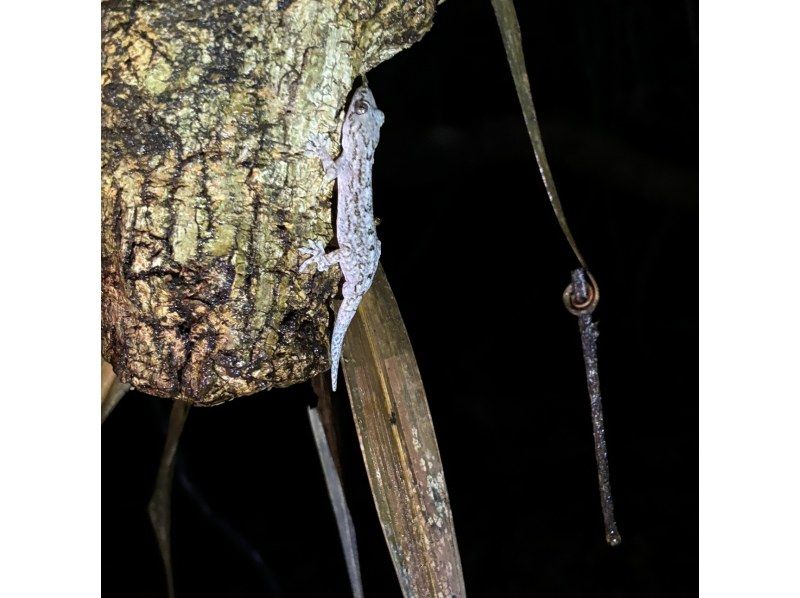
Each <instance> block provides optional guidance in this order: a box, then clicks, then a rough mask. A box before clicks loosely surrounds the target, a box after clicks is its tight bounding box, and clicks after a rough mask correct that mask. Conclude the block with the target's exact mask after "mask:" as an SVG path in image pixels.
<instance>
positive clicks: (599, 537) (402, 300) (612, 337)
mask: <svg viewBox="0 0 800 598" xmlns="http://www.w3.org/2000/svg"><path fill="white" fill-rule="evenodd" d="M517 10H518V12H519V17H520V22H521V27H522V34H523V38H524V43H525V53H526V58H527V64H528V70H529V73H530V76H531V81H532V85H533V93H534V99H535V101H536V107H537V111H538V113H539V118H540V120H541V123H542V128H543V135H544V140H545V144H546V147H547V151H548V156H549V158H550V163H551V166H552V169H553V173H554V175H555V178H556V181H557V184H558V188H559V191H560V194H561V198H562V201H563V203H564V208H565V211H566V213H567V216H568V218H569V221H570V224H571V226H572V229H573V233H574V235H575V237H576V239H577V240H578V243H579V245H580V247H581V249H582V251H583V253H584V254H585V255H586V256H587V259H588V260H589V263H590V266H591V268H592V271H593V272H594V274H595V276H596V277H597V279H598V280H599V282H600V286H601V288H602V301H601V303H600V307H599V309H598V311H597V312H596V317H597V320H598V321H599V322H600V330H601V337H600V370H601V380H602V388H603V393H604V399H605V414H606V430H607V439H608V448H609V454H610V459H611V476H612V487H613V490H614V495H615V500H616V507H617V520H618V523H619V527H620V531H621V533H622V536H623V542H622V545H621V546H619V547H618V548H614V549H612V548H609V547H608V546H606V544H605V542H604V538H603V528H602V518H601V514H600V506H599V499H598V491H597V481H596V473H595V463H594V454H593V444H592V435H591V424H590V419H589V405H588V398H587V394H586V389H585V382H584V378H583V364H582V357H581V353H580V347H579V341H578V335H577V326H576V321H575V318H574V317H573V316H570V315H569V314H568V313H567V312H566V311H565V310H564V308H563V307H562V304H561V298H560V295H561V292H562V290H563V288H564V287H565V286H566V284H567V282H568V277H569V271H570V269H572V268H573V267H575V265H576V264H575V261H574V258H573V257H572V256H571V254H570V252H569V249H568V247H567V245H566V243H565V241H564V240H563V238H562V236H561V233H560V231H559V229H558V226H557V224H556V221H555V219H554V218H553V216H552V213H551V210H550V207H549V204H548V202H547V198H546V195H545V193H544V189H543V187H542V184H541V181H540V179H539V178H538V171H537V169H536V166H535V163H534V157H533V153H532V150H531V148H530V144H529V142H528V139H527V135H526V131H525V128H524V123H523V119H522V115H521V112H520V109H519V105H518V102H517V98H516V95H515V92H514V87H513V82H512V79H511V75H510V73H509V70H508V66H507V63H506V59H505V54H504V52H503V47H502V42H501V38H500V35H499V32H498V29H497V25H496V22H495V20H494V13H493V11H492V9H491V5H490V3H489V2H488V0H459V1H456V0H450V1H448V2H446V3H445V4H443V5H442V6H441V7H439V12H438V14H437V17H436V20H435V24H434V28H433V30H432V31H431V32H430V33H429V34H428V35H427V36H426V37H425V38H424V39H423V40H422V41H421V42H420V43H419V44H416V45H415V46H413V47H412V48H410V49H409V50H407V51H405V52H402V53H401V54H399V55H398V56H396V57H395V58H392V59H391V60H389V61H388V62H387V63H385V64H384V65H382V66H380V67H379V68H377V69H375V70H374V71H373V72H371V73H370V86H371V87H372V89H373V91H374V93H375V96H376V98H377V102H378V104H379V106H380V107H381V109H382V110H383V111H384V112H385V113H386V123H385V125H384V127H383V129H382V132H381V144H380V146H379V148H378V154H377V161H376V166H375V198H376V200H375V211H376V215H377V216H378V217H380V218H381V220H382V224H381V226H380V228H379V235H380V237H381V239H382V242H383V264H384V267H385V269H386V272H387V275H388V277H389V280H390V282H391V283H392V287H393V289H394V291H395V294H396V296H397V300H398V302H399V304H400V308H401V310H402V312H403V315H404V318H405V322H406V325H407V327H408V332H409V335H410V337H411V340H412V342H413V345H414V347H415V350H416V355H417V359H418V361H419V367H420V370H421V372H422V377H423V380H424V382H425V385H426V390H427V393H428V398H429V401H430V407H431V411H432V414H433V419H434V423H435V426H436V430H437V434H438V439H439V446H440V449H441V453H442V458H443V461H444V466H445V473H446V476H447V483H448V487H449V492H450V498H451V501H452V509H453V514H454V518H455V524H456V532H457V536H458V542H459V547H460V550H461V557H462V562H463V567H464V575H465V577H466V584H467V591H468V593H469V595H470V596H472V597H473V598H474V597H480V596H534V595H539V596H598V597H606V596H608V597H617V596H619V597H622V596H626V597H627V596H631V597H642V596H643V597H649V596H686V595H692V594H694V593H695V591H696V587H697V585H696V584H697V526H698V516H697V479H698V477H697V468H696V463H697V456H698V455H697V442H696V440H697V412H696V396H697V395H696V392H697V390H696V389H697V352H696V351H697V309H696V306H697V293H698V289H697V279H698V277H697V266H696V264H697V20H696V19H697V16H696V15H697V11H696V2H683V1H673V2H649V3H648V2H635V1H632V0H631V1H624V0H603V1H597V0H585V1H580V2H579V1H575V2H563V1H560V0H546V1H542V0H537V1H528V0H525V1H518V2H517ZM312 396H313V395H312V393H311V390H310V387H308V386H307V385H304V386H302V387H297V388H293V389H288V390H280V391H271V392H269V393H262V394H259V395H256V396H254V397H249V398H243V399H239V400H236V401H234V402H232V403H228V404H225V405H223V406H220V407H215V408H213V409H194V410H192V412H191V413H190V415H189V419H188V421H187V425H186V430H185V433H184V436H183V438H182V440H181V446H180V460H179V463H178V473H177V480H178V483H177V484H176V489H175V493H174V499H173V503H174V515H173V516H174V526H173V553H174V555H173V558H174V563H175V573H176V589H177V592H178V596H179V597H180V596H184V597H185V596H224V597H227V596H231V597H234V596H235V597H239V596H241V597H244V596H248V597H249V596H253V597H255V596H258V597H268V596H269V597H273V596H276V597H277V596H287V597H294V596H310V597H316V596H332V597H337V596H347V595H348V582H347V576H346V570H345V566H344V561H343V558H342V556H341V552H340V549H339V543H338V537H337V534H336V527H335V522H334V518H333V514H332V511H331V509H330V506H329V504H328V499H327V495H326V490H325V486H324V482H323V479H322V475H321V470H320V466H319V462H318V458H317V455H316V452H315V449H314V445H313V441H312V436H311V432H310V429H309V426H308V423H307V417H306V412H305V409H306V404H307V403H308V402H309V401H310V400H311V397H312ZM342 402H343V403H344V404H342ZM340 408H341V411H342V413H341V415H342V417H341V420H342V424H343V432H344V457H345V465H346V468H347V479H346V484H347V488H348V492H349V499H350V502H351V509H352V510H353V516H354V519H355V524H356V528H357V531H358V539H359V548H360V551H361V555H362V569H363V577H364V585H365V591H366V595H367V596H368V597H377V596H380V597H393V596H399V595H400V592H399V590H398V586H397V582H396V579H395V575H394V571H393V568H392V565H391V561H390V558H389V554H388V551H387V549H386V547H385V543H384V540H383V536H382V534H381V531H380V527H379V524H378V520H377V517H376V515H375V511H374V507H373V504H372V498H371V495H370V491H369V486H368V483H367V479H366V475H365V473H364V470H363V464H362V462H361V457H360V453H359V450H358V443H357V439H356V436H355V431H354V429H353V425H352V420H351V419H350V415H349V412H348V410H347V409H348V408H347V406H346V398H345V396H344V393H340ZM168 410H169V402H168V401H164V400H157V399H153V398H150V397H146V396H143V395H140V394H139V393H132V394H131V395H129V396H128V397H126V398H125V399H124V400H123V401H122V402H121V403H120V405H119V406H118V408H117V409H116V411H115V412H114V413H113V414H112V415H111V416H110V418H109V419H108V421H107V423H106V424H105V426H104V428H103V446H102V451H103V470H102V475H103V512H102V524H103V528H102V529H103V532H102V534H103V536H102V541H103V563H102V568H103V590H104V591H105V594H106V595H107V596H125V597H127V596H162V595H165V592H164V586H163V584H164V581H163V573H162V567H161V563H160V557H159V554H158V551H157V547H156V542H155V539H154V537H153V534H152V532H151V529H150V526H149V521H148V519H147V514H146V504H147V501H148V499H149V496H150V493H151V491H152V485H153V481H154V479H155V474H156V470H157V466H158V460H159V457H160V453H161V449H162V446H163V429H164V426H165V425H166V418H167V416H168Z"/></svg>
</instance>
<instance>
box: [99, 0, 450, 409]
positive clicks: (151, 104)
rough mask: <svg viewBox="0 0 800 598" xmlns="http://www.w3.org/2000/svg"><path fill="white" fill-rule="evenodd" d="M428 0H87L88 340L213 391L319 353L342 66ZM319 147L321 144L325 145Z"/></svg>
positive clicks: (317, 366)
mask: <svg viewBox="0 0 800 598" xmlns="http://www.w3.org/2000/svg"><path fill="white" fill-rule="evenodd" d="M434 9H435V0H409V1H406V0H384V1H380V0H379V1H377V2H372V1H366V0H362V1H359V0H349V1H348V0H277V1H276V0H269V1H267V0H260V1H259V0H255V1H254V0H195V1H181V2H175V1H173V0H163V1H152V2H145V1H144V0H110V1H108V2H103V4H102V19H103V23H102V27H103V28H102V51H103V54H102V55H103V59H102V103H103V104H102V105H103V115H102V136H103V137H102V174H103V178H102V226H103V236H102V290H103V300H102V307H103V312H102V325H103V327H102V330H103V356H104V358H105V359H106V360H108V361H109V362H110V363H111V364H112V366H113V368H114V371H115V373H116V374H117V376H118V378H119V380H120V381H121V382H122V383H130V384H132V385H133V386H135V387H136V388H138V389H141V390H142V391H144V392H147V393H150V394H153V395H158V396H162V397H171V398H174V399H181V400H185V401H190V402H193V403H195V404H200V405H212V404H216V403H219V402H222V401H225V400H229V399H232V398H235V397H239V396H243V395H248V394H252V393H255V392H258V391H260V390H263V389H266V388H270V387H273V386H288V385H291V384H295V383H297V382H301V381H304V380H307V379H309V378H311V377H312V376H314V375H315V374H317V373H318V372H321V371H324V370H326V369H327V368H328V367H329V363H328V352H327V346H328V338H327V336H328V326H329V303H330V301H331V300H332V298H333V295H334V294H335V292H336V283H337V277H338V275H339V270H338V269H332V270H330V271H328V272H325V273H317V272H313V273H312V272H309V273H305V274H302V275H301V274H299V273H298V271H297V269H298V265H299V263H300V261H301V256H300V254H299V253H298V249H299V248H300V247H301V246H302V245H304V244H305V243H306V242H307V241H308V240H309V239H323V240H324V241H325V242H327V241H329V240H330V239H332V237H333V229H332V226H331V222H332V220H331V203H330V196H331V193H332V184H323V181H322V169H321V168H320V167H319V163H318V161H315V160H313V159H312V158H307V157H305V156H304V155H303V149H304V146H305V144H306V141H307V140H308V138H309V137H310V136H311V134H312V133H315V132H323V133H325V132H327V133H329V134H330V135H331V139H332V141H335V142H338V132H339V131H340V129H341V118H342V112H341V110H342V108H343V107H344V105H345V102H346V98H347V94H348V92H349V91H350V89H351V88H352V84H353V81H354V79H355V78H356V77H357V76H358V74H359V73H361V72H367V71H369V70H370V69H371V68H373V67H374V66H375V65H377V64H379V63H380V62H382V61H383V60H386V59H387V58H389V57H391V56H392V55H394V54H395V53H397V52H399V51H400V50H402V49H403V48H406V47H408V46H409V45H411V44H413V43H414V42H416V41H417V40H419V39H420V38H421V37H422V36H423V35H424V34H425V33H426V32H427V31H428V30H429V29H430V27H431V24H432V19H433V14H434ZM333 148H334V145H333V143H332V145H331V149H333Z"/></svg>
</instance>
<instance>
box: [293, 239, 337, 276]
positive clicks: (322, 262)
mask: <svg viewBox="0 0 800 598" xmlns="http://www.w3.org/2000/svg"><path fill="white" fill-rule="evenodd" d="M300 253H302V254H303V255H308V256H311V257H309V258H308V259H307V260H306V261H304V262H303V263H302V264H300V272H305V270H306V268H308V267H309V266H310V265H311V264H315V265H316V266H317V270H319V271H320V272H325V270H327V269H328V268H330V267H331V266H332V265H333V264H335V263H336V262H337V261H339V260H338V255H339V250H338V249H337V250H335V251H331V252H330V253H325V246H324V245H323V244H322V242H321V241H309V243H308V246H306V247H301V248H300Z"/></svg>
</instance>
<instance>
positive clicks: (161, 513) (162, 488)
mask: <svg viewBox="0 0 800 598" xmlns="http://www.w3.org/2000/svg"><path fill="white" fill-rule="evenodd" d="M190 407H191V405H190V404H189V403H184V402H182V401H174V402H173V403H172V412H171V413H170V416H169V427H168V428H167V440H166V442H165V443H164V452H163V453H162V455H161V464H160V465H159V466H158V476H157V477H156V486H155V489H154V490H153V496H152V497H151V498H150V503H149V504H148V505H147V513H148V514H149V515H150V522H151V523H152V524H153V531H155V534H156V540H158V548H159V550H160V551H161V558H162V559H163V560H164V571H165V572H166V576H167V592H168V593H169V598H175V586H174V581H173V576H172V554H171V552H170V529H171V520H172V513H171V503H172V501H171V496H172V478H173V475H174V473H175V453H176V451H177V450H178V440H180V437H181V432H183V424H184V423H186V416H187V415H189V408H190Z"/></svg>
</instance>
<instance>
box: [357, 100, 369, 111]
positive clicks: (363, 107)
mask: <svg viewBox="0 0 800 598" xmlns="http://www.w3.org/2000/svg"><path fill="white" fill-rule="evenodd" d="M355 110H356V114H364V113H366V111H367V110H369V102H367V101H366V100H358V101H356V106H355Z"/></svg>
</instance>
